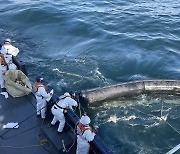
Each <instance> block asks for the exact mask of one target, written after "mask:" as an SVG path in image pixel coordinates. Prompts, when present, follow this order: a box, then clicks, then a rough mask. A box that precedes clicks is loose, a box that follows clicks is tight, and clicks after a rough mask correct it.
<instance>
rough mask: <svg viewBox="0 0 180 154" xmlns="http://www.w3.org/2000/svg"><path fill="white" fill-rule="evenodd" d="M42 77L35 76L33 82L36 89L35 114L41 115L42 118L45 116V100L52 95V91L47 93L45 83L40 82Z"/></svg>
mask: <svg viewBox="0 0 180 154" xmlns="http://www.w3.org/2000/svg"><path fill="white" fill-rule="evenodd" d="M42 82H43V78H42V77H37V78H36V82H35V83H34V87H35V91H36V94H35V96H36V101H37V115H41V118H42V119H45V117H46V114H45V113H46V106H47V102H46V100H50V98H51V97H52V93H47V91H46V87H45V85H44V84H43V83H42Z"/></svg>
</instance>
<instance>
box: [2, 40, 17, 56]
mask: <svg viewBox="0 0 180 154" xmlns="http://www.w3.org/2000/svg"><path fill="white" fill-rule="evenodd" d="M1 53H2V54H4V55H5V54H8V55H12V56H17V54H18V53H19V49H18V48H16V47H14V46H13V45H12V44H11V40H10V39H9V38H7V39H5V41H4V45H3V46H2V47H1Z"/></svg>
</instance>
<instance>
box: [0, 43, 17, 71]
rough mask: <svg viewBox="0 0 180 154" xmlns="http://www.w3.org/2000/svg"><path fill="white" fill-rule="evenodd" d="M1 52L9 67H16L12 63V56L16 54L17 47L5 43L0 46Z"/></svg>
mask: <svg viewBox="0 0 180 154" xmlns="http://www.w3.org/2000/svg"><path fill="white" fill-rule="evenodd" d="M1 53H2V54H3V55H4V58H5V61H6V63H7V64H8V67H9V68H10V69H16V67H17V66H16V65H15V64H13V63H12V56H17V54H18V53H19V49H18V48H16V47H14V46H13V45H11V44H5V45H3V46H2V47H1Z"/></svg>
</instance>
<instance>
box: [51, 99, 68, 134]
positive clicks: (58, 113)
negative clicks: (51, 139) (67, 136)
mask: <svg viewBox="0 0 180 154" xmlns="http://www.w3.org/2000/svg"><path fill="white" fill-rule="evenodd" d="M57 105H58V106H57ZM57 105H56V104H54V105H53V107H52V109H51V112H52V114H53V115H54V118H53V120H52V122H51V125H55V124H56V122H57V121H59V127H58V130H57V131H58V132H62V131H63V128H64V125H65V117H64V113H63V111H64V109H65V108H66V107H67V104H66V102H65V101H64V99H61V100H60V101H59V102H58V103H57Z"/></svg>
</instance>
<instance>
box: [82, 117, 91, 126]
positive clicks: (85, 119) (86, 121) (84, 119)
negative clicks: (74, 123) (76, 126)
mask: <svg viewBox="0 0 180 154" xmlns="http://www.w3.org/2000/svg"><path fill="white" fill-rule="evenodd" d="M90 122H91V119H90V118H89V117H88V116H87V115H85V116H82V117H81V119H80V123H82V124H83V125H89V123H90Z"/></svg>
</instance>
